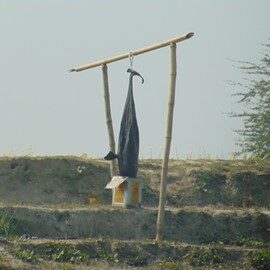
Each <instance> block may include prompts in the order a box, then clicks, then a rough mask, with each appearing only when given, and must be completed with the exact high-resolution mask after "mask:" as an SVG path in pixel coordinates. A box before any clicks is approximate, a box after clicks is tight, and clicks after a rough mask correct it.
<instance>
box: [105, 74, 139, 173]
mask: <svg viewBox="0 0 270 270" xmlns="http://www.w3.org/2000/svg"><path fill="white" fill-rule="evenodd" d="M128 72H130V76H129V86H128V93H127V98H126V103H125V107H124V112H123V115H122V120H121V126H120V132H119V138H118V151H117V155H114V153H112V152H109V154H108V155H107V156H106V157H105V159H107V160H111V159H113V158H117V159H118V167H119V174H120V175H121V176H128V177H136V176H137V171H138V158H139V128H138V124H137V118H136V109H135V103H134V97H133V76H134V75H138V76H140V77H141V75H140V74H139V73H138V72H136V71H134V70H131V69H128ZM141 78H142V77H141ZM142 83H143V78H142Z"/></svg>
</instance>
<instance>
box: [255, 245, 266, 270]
mask: <svg viewBox="0 0 270 270" xmlns="http://www.w3.org/2000/svg"><path fill="white" fill-rule="evenodd" d="M252 266H254V267H255V268H256V269H261V270H267V269H270V247H269V248H266V249H264V250H261V251H258V252H257V253H256V255H255V256H254V257H253V258H252Z"/></svg>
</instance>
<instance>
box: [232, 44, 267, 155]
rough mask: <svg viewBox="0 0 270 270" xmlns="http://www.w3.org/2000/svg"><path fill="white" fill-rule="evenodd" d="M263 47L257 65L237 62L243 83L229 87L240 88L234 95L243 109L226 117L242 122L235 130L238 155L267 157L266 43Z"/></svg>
mask: <svg viewBox="0 0 270 270" xmlns="http://www.w3.org/2000/svg"><path fill="white" fill-rule="evenodd" d="M264 47H265V53H264V54H263V57H262V58H261V60H260V62H259V63H258V64H255V63H251V62H244V61H240V62H239V64H240V65H241V66H240V67H239V68H240V69H241V70H242V71H243V72H244V73H245V74H246V75H248V78H247V84H242V83H235V82H232V84H233V85H234V86H236V87H240V88H243V89H244V91H242V92H239V93H236V94H234V96H237V97H238V98H239V100H238V103H240V104H243V105H244V106H245V108H246V110H245V111H244V112H242V113H231V114H230V115H231V116H232V117H240V118H242V119H243V121H244V128H243V129H238V130H236V132H237V133H238V134H239V135H240V137H241V139H240V140H239V141H238V143H237V144H238V145H239V146H241V148H242V150H241V153H245V154H251V155H252V156H253V157H259V158H270V40H269V43H268V44H264Z"/></svg>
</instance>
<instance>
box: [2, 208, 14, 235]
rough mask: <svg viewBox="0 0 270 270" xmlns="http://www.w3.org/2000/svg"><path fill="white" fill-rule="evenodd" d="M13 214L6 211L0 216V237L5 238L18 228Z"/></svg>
mask: <svg viewBox="0 0 270 270" xmlns="http://www.w3.org/2000/svg"><path fill="white" fill-rule="evenodd" d="M14 213H15V212H13V213H10V212H9V211H8V210H7V209H5V210H4V211H3V213H1V216H0V235H4V236H5V237H7V236H10V235H13V234H14V233H15V231H16V229H17V227H18V222H17V220H16V219H15V218H14Z"/></svg>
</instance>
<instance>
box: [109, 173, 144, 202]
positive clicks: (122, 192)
mask: <svg viewBox="0 0 270 270" xmlns="http://www.w3.org/2000/svg"><path fill="white" fill-rule="evenodd" d="M106 188H107V189H111V190H112V193H113V194H112V195H113V196H112V204H113V205H120V206H126V207H139V206H140V205H141V201H142V183H141V180H140V179H139V178H130V177H123V176H114V177H113V178H112V180H111V182H110V183H108V184H107V186H106Z"/></svg>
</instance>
